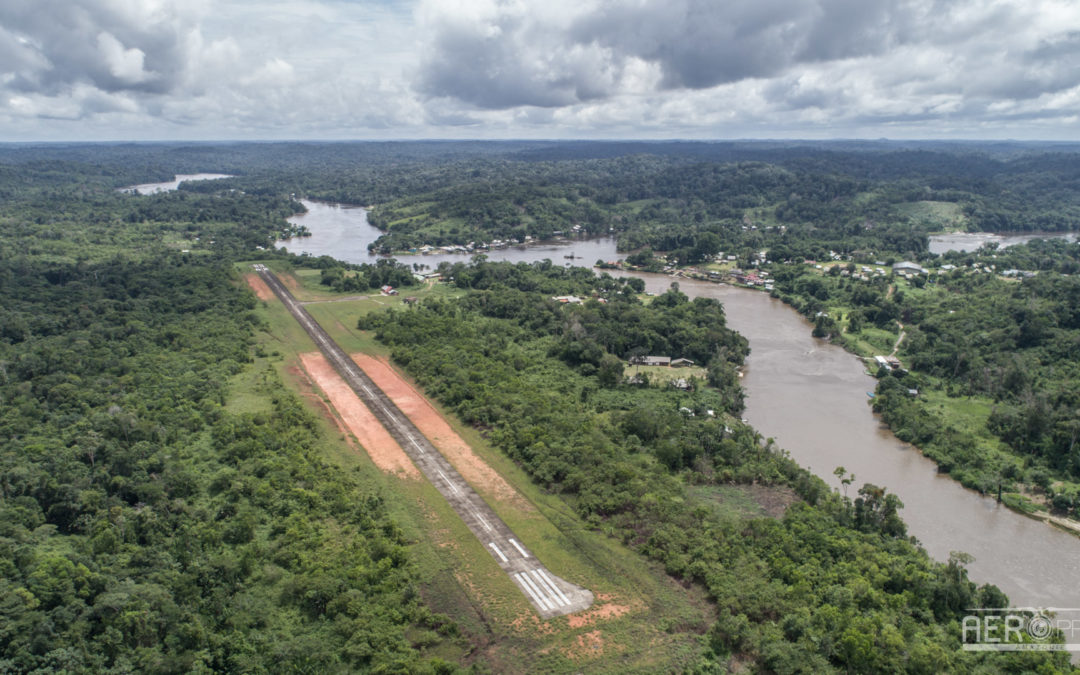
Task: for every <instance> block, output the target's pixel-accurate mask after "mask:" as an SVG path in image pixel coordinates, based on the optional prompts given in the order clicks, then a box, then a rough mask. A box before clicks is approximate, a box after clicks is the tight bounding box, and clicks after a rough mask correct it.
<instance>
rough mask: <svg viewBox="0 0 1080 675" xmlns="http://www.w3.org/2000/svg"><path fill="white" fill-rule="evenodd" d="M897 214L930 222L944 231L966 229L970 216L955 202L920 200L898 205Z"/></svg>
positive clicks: (917, 220)
mask: <svg viewBox="0 0 1080 675" xmlns="http://www.w3.org/2000/svg"><path fill="white" fill-rule="evenodd" d="M896 212H897V215H899V216H901V217H906V218H910V219H912V220H914V221H916V222H920V223H928V224H930V225H933V226H935V227H939V228H941V229H942V230H944V231H954V232H956V231H960V232H962V231H964V229H965V227H966V226H967V222H968V218H967V216H965V215H964V211H963V208H962V207H961V206H960V205H959V204H957V203H955V202H937V201H919V202H905V203H903V204H897V205H896Z"/></svg>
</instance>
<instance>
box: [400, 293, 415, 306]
mask: <svg viewBox="0 0 1080 675" xmlns="http://www.w3.org/2000/svg"><path fill="white" fill-rule="evenodd" d="M401 301H402V302H404V303H405V304H406V305H415V304H416V303H417V302H419V301H420V298H418V297H416V296H412V295H411V296H409V297H407V298H402V300H401Z"/></svg>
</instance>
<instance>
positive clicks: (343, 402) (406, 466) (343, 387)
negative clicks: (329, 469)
mask: <svg viewBox="0 0 1080 675" xmlns="http://www.w3.org/2000/svg"><path fill="white" fill-rule="evenodd" d="M300 362H301V363H303V364H304V370H306V371H307V373H308V375H309V376H310V377H311V379H312V380H314V382H315V383H316V384H317V385H319V388H320V389H322V390H323V393H325V394H326V396H327V398H329V399H330V404H331V405H333V406H334V409H335V410H336V411H337V413H338V415H340V416H341V419H342V421H343V422H344V423H345V426H346V427H347V428H348V429H349V431H351V432H352V433H353V435H354V436H356V439H357V440H358V441H360V445H362V446H364V450H366V451H367V453H368V455H369V456H370V457H371V461H373V462H374V463H375V466H377V467H379V468H380V469H382V470H383V471H386V472H387V473H400V474H404V475H405V476H408V477H409V478H420V471H419V469H417V468H416V465H414V464H413V463H412V460H410V459H409V457H408V455H406V454H405V451H404V450H402V449H401V446H399V445H398V444H397V441H395V440H394V439H393V438H392V437H391V436H390V434H389V433H388V432H387V431H386V429H385V428H384V427H383V425H382V424H380V423H379V420H377V419H375V416H374V415H372V414H371V411H370V410H368V409H367V406H365V405H364V404H363V403H362V402H361V401H360V399H359V398H358V397H357V396H356V392H354V391H353V390H352V389H351V388H350V387H349V385H348V384H347V383H346V382H345V380H343V379H341V376H340V375H338V373H337V371H336V370H334V367H333V366H331V365H330V363H329V362H328V361H327V360H326V358H325V357H324V356H323V355H322V354H320V353H319V352H310V353H307V354H301V355H300Z"/></svg>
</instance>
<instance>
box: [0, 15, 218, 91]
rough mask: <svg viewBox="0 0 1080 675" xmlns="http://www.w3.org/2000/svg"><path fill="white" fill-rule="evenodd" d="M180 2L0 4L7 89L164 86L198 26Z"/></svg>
mask: <svg viewBox="0 0 1080 675" xmlns="http://www.w3.org/2000/svg"><path fill="white" fill-rule="evenodd" d="M193 18H194V17H193V15H192V13H191V12H189V11H187V10H185V9H184V5H183V4H182V3H167V2H164V1H163V0H146V1H145V2H134V1H126V0H34V1H33V2H27V1H25V0H15V1H14V2H6V3H0V26H3V30H2V31H0V53H4V54H13V55H14V56H15V58H13V59H12V60H10V61H7V60H5V62H4V64H3V65H0V68H2V69H3V70H4V71H6V72H5V73H4V74H5V76H6V77H7V79H8V80H9V81H8V83H7V86H8V88H10V89H12V90H15V91H20V92H27V93H36V94H46V95H51V94H56V93H57V92H59V91H62V90H66V89H71V88H73V87H75V86H76V85H89V86H92V87H95V88H97V89H100V90H102V91H107V92H116V91H125V90H132V91H140V92H153V93H163V92H167V91H170V90H171V89H173V88H175V87H176V86H177V85H178V84H179V83H180V82H181V81H182V79H183V75H184V73H185V70H186V68H187V65H188V63H189V61H190V58H191V55H190V53H189V50H188V49H187V47H188V46H189V45H190V44H191V43H190V41H189V40H188V37H189V34H190V33H191V32H192V31H197V26H196V25H195V24H194V22H193Z"/></svg>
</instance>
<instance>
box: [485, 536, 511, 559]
mask: <svg viewBox="0 0 1080 675" xmlns="http://www.w3.org/2000/svg"><path fill="white" fill-rule="evenodd" d="M488 546H490V547H491V548H492V550H493V551H495V552H496V553H498V554H499V557H500V558H502V561H503V562H504V563H507V562H510V558H507V557H506V554H505V553H503V552H502V551H500V550H499V547H498V546H496V545H495V542H493V541H489V542H488Z"/></svg>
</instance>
